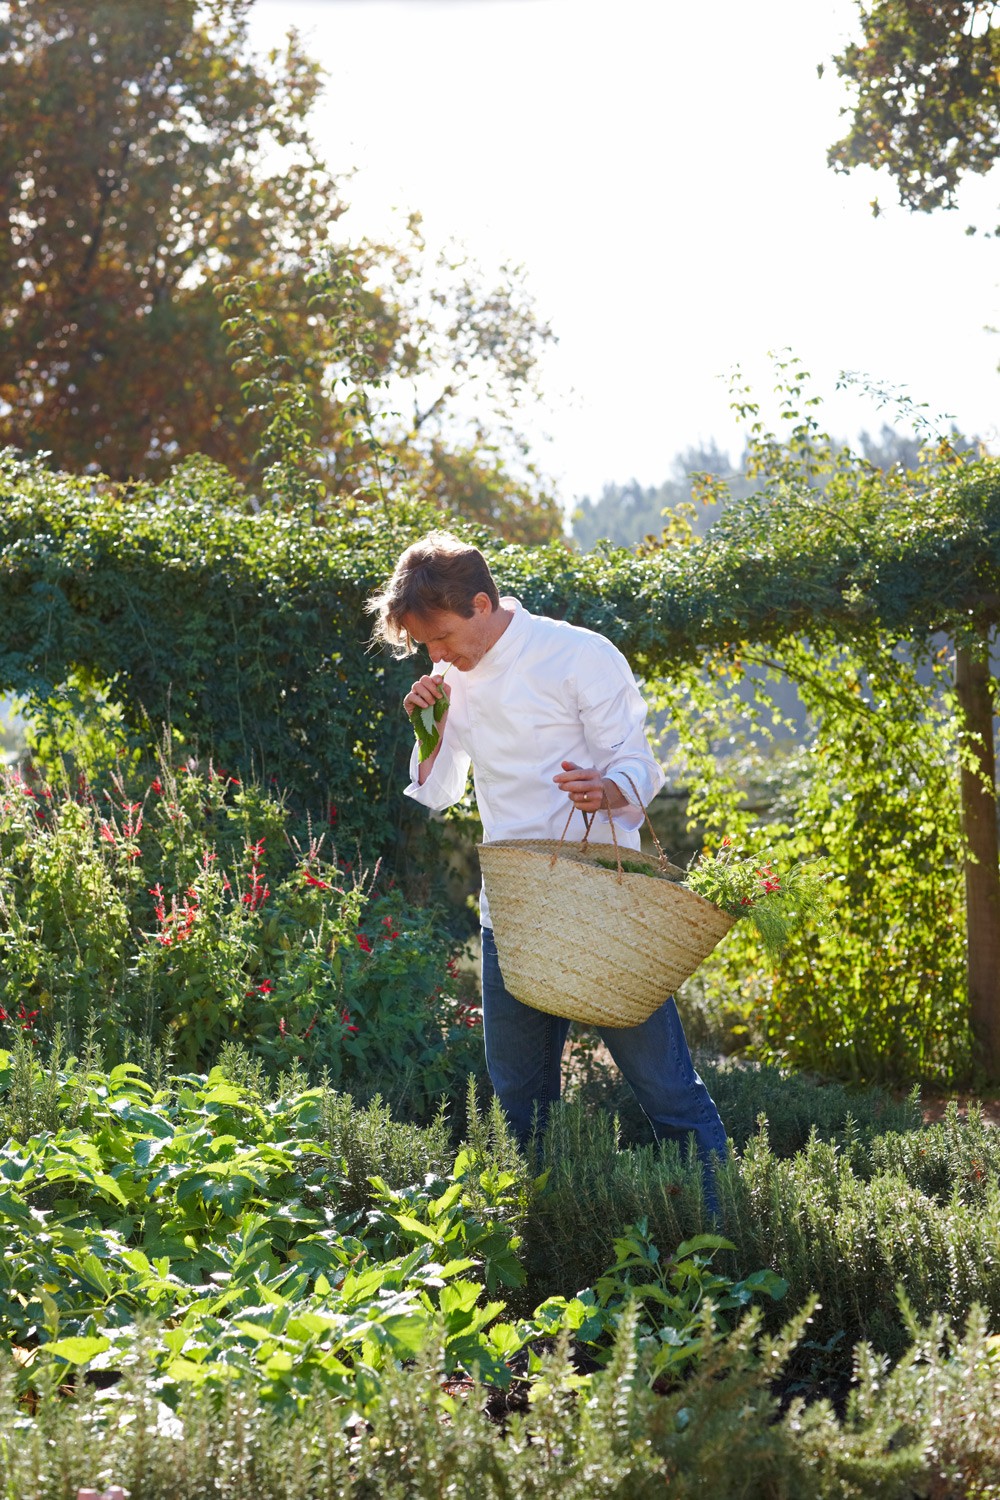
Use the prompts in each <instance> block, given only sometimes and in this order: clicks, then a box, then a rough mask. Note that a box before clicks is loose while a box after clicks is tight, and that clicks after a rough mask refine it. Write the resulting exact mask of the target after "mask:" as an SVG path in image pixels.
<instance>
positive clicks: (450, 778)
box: [404, 738, 472, 812]
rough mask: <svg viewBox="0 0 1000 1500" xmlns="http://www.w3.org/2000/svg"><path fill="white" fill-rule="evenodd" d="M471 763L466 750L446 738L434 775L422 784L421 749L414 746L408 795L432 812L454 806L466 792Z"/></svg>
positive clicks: (435, 765) (434, 766)
mask: <svg viewBox="0 0 1000 1500" xmlns="http://www.w3.org/2000/svg"><path fill="white" fill-rule="evenodd" d="M471 764H472V762H471V760H470V758H469V756H468V755H466V753H465V752H464V750H461V749H460V748H459V747H458V746H449V744H448V740H447V738H445V739H443V740H442V742H441V748H440V750H439V751H438V753H437V759H436V760H435V762H434V764H433V766H432V767H431V772H430V775H429V776H428V778H427V780H426V781H425V782H424V783H423V784H421V782H420V780H419V775H420V752H419V750H418V748H417V746H416V745H414V747H413V753H412V755H411V756H410V784H409V786H408V787H406V788H405V792H404V795H405V796H407V797H412V798H413V800H414V802H419V803H421V804H422V805H423V806H424V807H426V808H429V809H430V811H431V812H443V811H444V809H445V808H446V807H452V806H453V805H454V804H455V803H456V802H460V801H461V800H462V797H463V796H464V795H465V788H466V784H467V782H468V780H469V767H470V765H471Z"/></svg>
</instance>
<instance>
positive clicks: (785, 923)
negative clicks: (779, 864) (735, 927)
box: [684, 838, 826, 961]
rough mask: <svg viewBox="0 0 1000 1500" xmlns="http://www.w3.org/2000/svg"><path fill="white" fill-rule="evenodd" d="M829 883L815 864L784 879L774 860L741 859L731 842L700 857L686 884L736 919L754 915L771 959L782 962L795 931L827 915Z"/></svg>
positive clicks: (791, 870)
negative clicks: (824, 907) (806, 921)
mask: <svg viewBox="0 0 1000 1500" xmlns="http://www.w3.org/2000/svg"><path fill="white" fill-rule="evenodd" d="M825 879H826V876H825V875H824V874H823V872H821V871H820V870H819V869H818V868H817V867H816V866H815V865H814V864H802V863H798V864H794V865H791V866H790V867H789V868H788V869H787V870H786V871H784V873H782V874H780V875H779V874H778V873H777V871H776V870H775V867H774V864H773V862H772V861H770V860H761V859H760V858H759V857H757V856H753V855H740V853H739V850H738V849H737V848H735V846H734V845H733V844H732V842H731V841H730V840H729V839H728V838H726V839H723V841H722V844H721V845H720V847H719V849H718V850H716V851H715V852H714V853H713V852H712V851H710V850H704V851H703V852H702V853H701V854H698V855H696V856H695V858H694V859H693V860H692V862H691V864H690V866H689V867H688V872H687V875H686V876H685V879H684V884H685V886H686V887H687V888H688V890H690V891H694V892H695V894H696V895H699V896H704V897H705V899H706V900H708V901H711V902H712V903H713V904H714V905H715V906H720V907H721V908H722V910H723V911H727V912H729V913H730V914H731V915H732V916H734V917H741V918H742V917H749V919H750V921H751V922H752V923H753V925H754V927H756V929H757V932H758V933H759V935H760V939H761V942H762V943H763V945H764V949H765V951H766V953H767V955H768V957H769V958H770V959H772V960H774V961H777V960H778V959H779V958H780V957H781V955H782V953H783V952H784V950H785V948H786V947H787V946H788V942H789V939H790V938H791V936H792V934H793V932H795V930H796V929H797V928H798V927H800V926H801V925H802V923H803V922H804V921H805V920H806V919H807V918H809V917H817V916H819V915H820V914H821V912H822V909H823V906H824V904H825V901H824V892H823V884H824V881H825Z"/></svg>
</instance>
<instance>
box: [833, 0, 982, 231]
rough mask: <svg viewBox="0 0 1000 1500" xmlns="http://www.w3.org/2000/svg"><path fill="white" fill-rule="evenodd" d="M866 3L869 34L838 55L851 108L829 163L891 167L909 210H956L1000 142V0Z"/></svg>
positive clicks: (846, 166)
mask: <svg viewBox="0 0 1000 1500" xmlns="http://www.w3.org/2000/svg"><path fill="white" fill-rule="evenodd" d="M858 9H859V13H860V20H861V26H862V34H863V39H862V41H860V42H852V43H851V44H850V45H849V46H847V47H846V48H845V49H844V51H843V52H842V53H841V54H840V55H839V56H838V57H836V58H835V59H834V62H835V64H836V67H837V71H838V73H839V74H840V75H841V77H842V78H845V79H846V80H847V83H848V86H849V88H850V91H851V95H852V105H851V107H850V109H849V110H847V111H845V112H846V113H848V114H849V116H850V125H849V129H848V132H847V134H846V135H845V136H844V137H843V139H842V140H840V141H838V142H837V143H836V145H834V146H832V147H831V148H830V153H829V161H830V164H831V166H833V167H835V168H837V169H838V170H840V171H850V170H851V169H852V168H854V167H857V166H862V165H864V166H869V167H875V168H878V167H886V168H887V169H888V170H889V172H890V173H891V174H892V177H893V179H894V180H895V183H896V186H897V188H898V190H899V198H900V202H901V203H902V204H903V205H904V206H905V207H906V208H910V209H921V210H929V209H934V208H954V207H956V193H957V189H958V184H959V182H960V181H961V179H962V177H963V176H964V175H965V173H967V172H976V173H985V172H988V171H989V170H990V168H991V167H992V166H993V163H994V162H995V160H996V156H997V151H998V149H1000V26H998V25H997V24H996V22H995V19H994V18H995V16H996V12H997V6H996V5H995V4H994V3H993V0H943V3H942V0H933V3H930V4H928V3H927V0H873V3H867V4H859V6H858ZM873 207H874V209H875V212H876V213H877V212H878V211H879V210H878V203H877V200H876V202H875V203H874V204H873Z"/></svg>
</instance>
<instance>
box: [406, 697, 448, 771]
mask: <svg viewBox="0 0 1000 1500" xmlns="http://www.w3.org/2000/svg"><path fill="white" fill-rule="evenodd" d="M443 676H444V674H443V673H440V672H433V673H431V674H430V675H429V676H427V677H421V678H419V679H418V680H417V681H416V682H415V683H414V684H413V686H412V687H411V688H410V691H409V692H408V693H407V695H406V697H405V698H404V699H403V707H404V709H405V710H406V712H407V714H408V716H409V717H410V719H411V722H413V724H414V728H415V731H416V734H417V745H418V747H419V755H420V765H419V768H418V770H417V781H418V782H419V784H420V785H421V786H423V784H424V782H425V781H426V780H427V778H428V776H429V775H430V774H431V770H432V768H433V765H434V762H435V761H436V760H437V758H438V751H439V750H440V749H441V740H442V738H443V737H444V730H445V725H446V723H447V720H448V699H449V697H450V696H451V689H450V688H449V687H447V686H446V685H445V683H444V682H443V681H442V678H443ZM442 700H443V702H444V710H443V712H442V713H441V714H440V716H436V719H437V722H436V723H435V725H434V731H435V732H436V735H437V743H436V744H435V745H434V748H433V750H431V752H430V754H429V755H428V753H427V748H426V744H425V741H424V739H422V737H421V734H422V726H421V725H420V723H419V721H418V720H414V719H413V715H414V714H419V712H420V710H421V709H424V708H433V707H434V705H435V703H438V702H440V701H442Z"/></svg>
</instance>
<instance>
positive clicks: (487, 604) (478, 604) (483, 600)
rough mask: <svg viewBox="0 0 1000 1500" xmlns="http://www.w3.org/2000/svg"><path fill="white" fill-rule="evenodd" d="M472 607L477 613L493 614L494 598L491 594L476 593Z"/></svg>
mask: <svg viewBox="0 0 1000 1500" xmlns="http://www.w3.org/2000/svg"><path fill="white" fill-rule="evenodd" d="M472 607H473V609H474V610H475V611H476V614H477V615H491V614H492V613H493V600H492V599H491V598H490V596H489V594H474V595H473V596H472Z"/></svg>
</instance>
